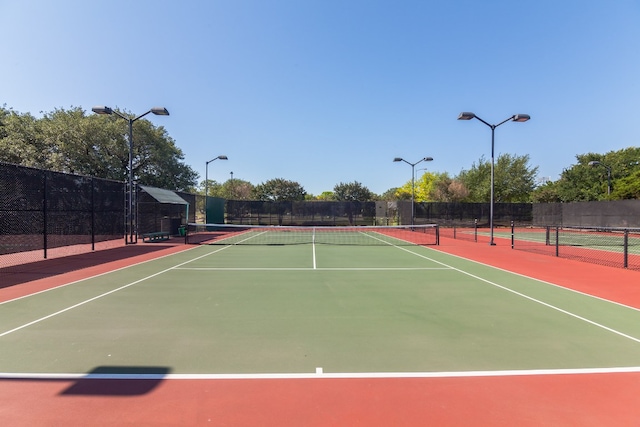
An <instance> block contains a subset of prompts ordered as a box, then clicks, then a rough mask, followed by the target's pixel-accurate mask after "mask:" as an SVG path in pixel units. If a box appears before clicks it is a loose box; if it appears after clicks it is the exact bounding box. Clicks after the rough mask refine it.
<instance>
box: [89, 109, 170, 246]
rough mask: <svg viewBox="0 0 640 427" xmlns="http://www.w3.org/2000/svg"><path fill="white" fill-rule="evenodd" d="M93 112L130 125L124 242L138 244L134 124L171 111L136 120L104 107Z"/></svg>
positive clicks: (139, 117)
mask: <svg viewBox="0 0 640 427" xmlns="http://www.w3.org/2000/svg"><path fill="white" fill-rule="evenodd" d="M91 111H93V112H94V113H96V114H115V115H116V116H118V117H120V118H121V119H124V120H126V121H127V122H128V123H129V179H128V183H127V212H126V213H125V218H126V219H125V228H126V232H125V236H124V242H125V244H133V243H138V233H137V229H136V228H137V224H136V223H137V221H136V215H135V206H134V195H135V188H134V185H133V123H134V122H135V121H137V120H139V119H141V118H143V117H144V116H146V115H147V114H149V113H153V114H155V115H156V116H168V115H169V111H168V110H167V109H166V108H164V107H154V108H152V109H150V110H149V111H147V112H146V113H144V114H141V115H139V116H137V117H134V118H131V117H128V116H125V115H124V114H122V113H119V112H118V111H116V110H113V109H111V108H109V107H107V106H104V105H99V106H96V107H93V108H92V109H91Z"/></svg>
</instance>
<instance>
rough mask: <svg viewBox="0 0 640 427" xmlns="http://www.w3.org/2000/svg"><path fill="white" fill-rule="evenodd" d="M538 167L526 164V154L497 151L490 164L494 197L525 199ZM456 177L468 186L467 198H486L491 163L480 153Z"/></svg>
mask: <svg viewBox="0 0 640 427" xmlns="http://www.w3.org/2000/svg"><path fill="white" fill-rule="evenodd" d="M537 172H538V167H537V166H536V167H531V166H529V155H526V154H525V155H522V156H516V155H511V154H501V155H500V156H498V159H497V161H496V162H495V165H494V201H496V202H528V201H530V197H531V193H532V191H533V190H534V188H535V177H536V174H537ZM457 179H458V180H459V181H460V182H461V183H462V184H464V186H465V187H466V188H467V189H468V190H469V197H468V198H467V200H466V201H468V202H487V201H489V199H490V194H491V163H490V162H489V161H487V160H486V159H485V158H484V156H483V157H481V158H480V160H479V161H478V163H477V164H476V163H474V164H473V165H472V166H471V169H469V170H468V171H462V172H460V174H459V175H458V176H457Z"/></svg>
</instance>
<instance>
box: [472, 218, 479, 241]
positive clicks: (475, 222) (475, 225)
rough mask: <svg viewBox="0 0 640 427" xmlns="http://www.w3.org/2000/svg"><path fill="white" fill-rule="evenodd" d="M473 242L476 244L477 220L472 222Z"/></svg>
mask: <svg viewBox="0 0 640 427" xmlns="http://www.w3.org/2000/svg"><path fill="white" fill-rule="evenodd" d="M473 240H474V241H475V242H476V243H478V218H476V219H474V220H473Z"/></svg>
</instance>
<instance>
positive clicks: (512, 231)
mask: <svg viewBox="0 0 640 427" xmlns="http://www.w3.org/2000/svg"><path fill="white" fill-rule="evenodd" d="M514 234H515V224H514V222H513V221H511V249H513V247H514V246H515V235H514Z"/></svg>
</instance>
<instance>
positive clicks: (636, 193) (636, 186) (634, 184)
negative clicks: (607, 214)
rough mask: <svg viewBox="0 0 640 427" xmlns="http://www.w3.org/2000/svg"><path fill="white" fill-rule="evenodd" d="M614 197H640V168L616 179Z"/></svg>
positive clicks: (612, 194)
mask: <svg viewBox="0 0 640 427" xmlns="http://www.w3.org/2000/svg"><path fill="white" fill-rule="evenodd" d="M611 198H612V199H640V168H638V169H637V170H636V171H634V172H633V173H631V175H629V176H626V177H624V178H620V179H618V180H616V181H615V186H614V187H613V192H612V193H611Z"/></svg>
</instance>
